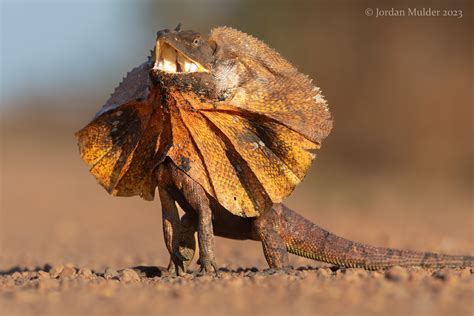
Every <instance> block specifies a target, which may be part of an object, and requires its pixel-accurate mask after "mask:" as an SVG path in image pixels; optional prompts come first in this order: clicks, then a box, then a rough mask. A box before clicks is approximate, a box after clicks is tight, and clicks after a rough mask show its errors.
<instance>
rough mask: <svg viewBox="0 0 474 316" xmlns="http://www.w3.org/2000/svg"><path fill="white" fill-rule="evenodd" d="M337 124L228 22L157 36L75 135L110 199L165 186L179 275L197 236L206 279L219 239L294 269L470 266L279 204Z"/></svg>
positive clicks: (259, 45)
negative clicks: (249, 245) (391, 244)
mask: <svg viewBox="0 0 474 316" xmlns="http://www.w3.org/2000/svg"><path fill="white" fill-rule="evenodd" d="M331 128H332V118H331V114H330V113H329V109H328V106H327V104H326V101H325V99H324V97H323V96H322V93H321V91H320V89H319V88H317V87H316V86H314V85H313V84H312V82H311V80H310V79H309V78H308V77H307V76H305V75H303V74H301V73H300V72H299V71H298V70H297V69H296V68H295V67H293V66H292V65H291V64H290V63H289V62H288V61H286V60H285V59H284V58H283V57H281V56H280V55H279V54H278V53H277V52H276V51H274V50H272V49H271V48H270V47H268V46H267V45H265V44H264V43H263V42H261V41H259V40H257V39H256V38H254V37H252V36H250V35H247V34H245V33H242V32H240V31H237V30H235V29H231V28H228V27H217V28H215V29H213V30H212V31H211V33H210V35H209V36H208V37H205V36H202V35H201V34H199V33H196V32H193V31H181V30H180V28H179V27H177V28H176V29H175V30H163V31H160V32H158V34H157V40H156V43H155V48H154V50H153V51H152V56H151V57H150V58H149V59H148V60H147V61H146V62H144V63H143V64H141V65H140V66H138V67H136V68H134V69H133V70H132V71H131V72H129V73H128V74H127V76H126V77H125V78H124V80H123V81H122V82H121V83H120V85H119V86H118V88H117V89H116V90H115V92H114V93H113V94H112V95H111V97H110V98H109V100H108V101H107V102H106V103H105V105H104V106H103V107H102V109H101V110H100V111H99V112H98V113H97V114H96V116H95V118H94V119H93V120H92V122H90V123H89V124H88V125H87V126H85V127H84V128H83V129H81V130H80V131H79V132H78V133H77V136H78V138H79V149H80V154H81V158H82V159H83V160H84V161H85V162H86V163H87V164H88V165H89V166H90V171H91V173H92V174H93V175H94V176H95V177H96V179H97V180H98V182H99V183H100V184H101V185H102V186H103V187H104V188H105V189H106V190H107V192H109V193H110V194H112V195H117V196H133V195H139V196H141V197H142V198H144V199H145V200H153V198H154V195H155V191H156V187H158V192H159V195H160V200H161V204H162V213H163V232H164V239H165V244H166V247H167V249H168V251H169V253H170V256H171V264H170V270H174V272H175V273H176V274H178V275H181V274H183V273H184V272H185V271H186V268H187V266H188V265H189V263H190V262H191V260H192V257H193V256H194V252H195V247H196V245H195V241H194V232H195V231H196V230H197V232H198V243H199V248H200V264H201V271H202V272H204V273H208V272H215V271H216V270H217V265H216V262H215V254H214V234H215V235H218V236H224V237H228V238H236V239H253V240H258V241H260V242H261V243H262V246H263V251H264V254H265V258H266V260H267V262H268V264H269V266H270V267H272V268H285V267H287V266H288V265H289V263H288V252H291V253H295V254H298V255H302V256H305V257H308V258H313V259H317V260H321V261H325V262H330V263H334V264H337V265H340V266H357V267H364V268H367V269H378V268H385V267H389V266H392V265H423V266H463V265H472V261H473V260H472V257H453V256H444V255H436V254H430V253H417V252H409V251H399V250H393V249H384V248H376V247H370V246H365V245H362V244H359V243H355V242H351V241H348V240H345V239H342V238H340V237H337V236H334V235H332V234H330V233H328V232H326V231H324V230H322V229H321V228H319V227H318V226H316V225H314V224H312V223H311V222H309V221H307V220H305V219H304V218H303V217H301V216H299V215H297V214H296V213H294V212H292V211H291V210H289V209H287V208H285V207H284V206H282V205H280V204H275V203H279V202H280V201H282V199H283V198H285V197H286V196H288V195H289V194H291V192H292V191H293V189H294V188H295V186H296V185H297V184H298V183H299V182H301V181H302V179H303V178H304V176H305V175H306V173H307V171H308V169H309V167H310V166H311V163H312V161H313V159H314V158H315V154H314V152H315V151H316V150H318V149H319V148H320V147H321V144H322V141H323V140H324V139H325V138H326V137H327V136H328V134H329V133H330V131H331ZM176 204H179V205H180V206H181V207H182V208H183V209H184V210H185V212H186V216H185V217H184V218H182V219H180V218H179V213H178V208H177V205H176Z"/></svg>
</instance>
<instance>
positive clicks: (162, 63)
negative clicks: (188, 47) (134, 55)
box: [153, 40, 209, 74]
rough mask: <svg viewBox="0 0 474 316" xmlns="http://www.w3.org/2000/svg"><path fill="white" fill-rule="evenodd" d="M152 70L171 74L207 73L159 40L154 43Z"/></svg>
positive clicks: (197, 64)
mask: <svg viewBox="0 0 474 316" xmlns="http://www.w3.org/2000/svg"><path fill="white" fill-rule="evenodd" d="M153 69H154V70H159V71H163V72H166V73H173V74H185V73H190V72H209V70H207V69H206V68H204V67H203V66H202V65H201V64H199V63H198V62H196V61H194V60H192V59H191V58H189V57H188V56H186V55H185V54H183V53H182V52H180V51H179V50H177V49H175V48H174V47H173V46H171V45H170V44H168V43H166V42H164V41H160V40H158V41H157V42H156V48H155V64H154V66H153Z"/></svg>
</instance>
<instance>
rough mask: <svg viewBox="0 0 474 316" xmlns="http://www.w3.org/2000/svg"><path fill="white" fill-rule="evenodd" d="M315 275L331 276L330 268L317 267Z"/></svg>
mask: <svg viewBox="0 0 474 316" xmlns="http://www.w3.org/2000/svg"><path fill="white" fill-rule="evenodd" d="M316 275H317V276H318V277H321V278H330V277H331V276H332V270H331V269H329V268H319V269H318V272H316Z"/></svg>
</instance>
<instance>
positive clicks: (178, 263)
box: [168, 253, 190, 276]
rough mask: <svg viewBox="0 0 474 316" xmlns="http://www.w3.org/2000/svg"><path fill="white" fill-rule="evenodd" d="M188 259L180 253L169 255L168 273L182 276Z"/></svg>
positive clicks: (187, 264) (186, 267)
mask: <svg viewBox="0 0 474 316" xmlns="http://www.w3.org/2000/svg"><path fill="white" fill-rule="evenodd" d="M189 263H190V260H189V259H188V258H186V257H185V256H183V255H181V254H180V253H174V254H172V255H171V258H170V263H169V264H168V273H169V274H171V275H176V276H183V275H185V274H186V271H187V269H188V266H189Z"/></svg>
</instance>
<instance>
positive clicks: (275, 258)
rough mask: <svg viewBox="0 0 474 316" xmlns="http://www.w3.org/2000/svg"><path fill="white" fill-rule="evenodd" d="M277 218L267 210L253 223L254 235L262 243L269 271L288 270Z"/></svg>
mask: <svg viewBox="0 0 474 316" xmlns="http://www.w3.org/2000/svg"><path fill="white" fill-rule="evenodd" d="M278 221H279V218H278V216H277V214H276V213H275V212H274V210H273V209H270V210H268V211H267V212H265V213H263V214H262V215H261V216H259V217H257V218H256V219H255V220H254V222H253V229H254V233H255V234H256V236H257V238H258V239H259V240H260V241H261V242H262V247H263V253H264V255H265V259H266V260H267V263H268V265H269V266H270V268H271V269H288V268H290V265H289V259H288V251H287V249H286V245H285V241H284V240H283V239H282V238H281V236H280V234H279V231H278V227H279V223H278Z"/></svg>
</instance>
